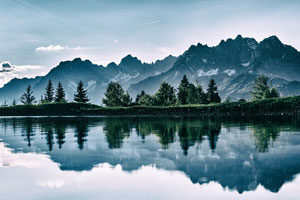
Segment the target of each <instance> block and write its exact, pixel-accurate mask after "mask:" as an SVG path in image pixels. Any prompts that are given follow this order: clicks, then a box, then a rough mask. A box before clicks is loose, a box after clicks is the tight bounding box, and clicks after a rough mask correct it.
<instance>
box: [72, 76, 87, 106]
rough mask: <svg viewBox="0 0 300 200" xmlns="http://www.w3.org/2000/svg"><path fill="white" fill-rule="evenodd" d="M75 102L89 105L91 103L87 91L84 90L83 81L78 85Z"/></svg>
mask: <svg viewBox="0 0 300 200" xmlns="http://www.w3.org/2000/svg"><path fill="white" fill-rule="evenodd" d="M74 101H75V102H78V103H87V102H88V101H89V98H88V96H87V90H85V89H84V87H83V82H82V81H80V82H79V83H78V86H77V94H75V95H74Z"/></svg>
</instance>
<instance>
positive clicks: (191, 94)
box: [102, 75, 221, 107]
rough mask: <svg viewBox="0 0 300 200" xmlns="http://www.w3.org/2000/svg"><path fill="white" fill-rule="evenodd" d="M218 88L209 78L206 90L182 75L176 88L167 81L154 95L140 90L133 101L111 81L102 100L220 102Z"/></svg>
mask: <svg viewBox="0 0 300 200" xmlns="http://www.w3.org/2000/svg"><path fill="white" fill-rule="evenodd" d="M217 90H218V88H217V86H216V83H215V81H214V80H213V79H211V80H210V82H209V85H208V89H207V92H205V91H204V90H203V88H202V86H201V85H199V84H197V85H194V84H193V83H190V82H189V80H188V79H187V76H186V75H184V76H183V78H182V80H181V82H180V85H179V87H178V88H177V90H176V89H175V88H174V87H172V86H171V85H170V84H169V83H167V82H163V83H161V84H160V87H159V89H158V91H157V92H156V93H155V94H154V95H150V94H147V93H146V92H145V91H144V90H143V91H141V92H140V93H139V94H138V95H137V97H136V99H135V101H134V102H133V101H132V98H131V97H130V96H129V94H128V91H126V92H125V91H124V89H123V88H122V86H121V85H120V84H119V83H115V82H111V83H109V85H108V88H107V90H106V92H105V94H104V95H105V98H104V99H103V100H102V101H103V103H104V104H105V105H106V106H109V107H116V106H130V105H142V106H173V105H186V104H208V103H220V102H221V98H220V96H219V94H218V91H217Z"/></svg>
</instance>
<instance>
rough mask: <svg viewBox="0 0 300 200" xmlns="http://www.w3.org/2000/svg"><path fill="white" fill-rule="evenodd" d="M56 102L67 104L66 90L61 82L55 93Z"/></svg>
mask: <svg viewBox="0 0 300 200" xmlns="http://www.w3.org/2000/svg"><path fill="white" fill-rule="evenodd" d="M55 102H57V103H61V102H67V100H66V95H65V91H64V88H63V87H62V84H61V82H58V84H57V88H56V93H55Z"/></svg>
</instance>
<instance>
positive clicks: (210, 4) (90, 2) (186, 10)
mask: <svg viewBox="0 0 300 200" xmlns="http://www.w3.org/2000/svg"><path fill="white" fill-rule="evenodd" d="M299 11H300V1H299V0H248V1H246V0H198V1H196V0H160V1H159V0H51V1H50V0H48V1H46V0H43V1H42V0H1V1H0V12H1V18H0V44H1V45H0V62H4V61H9V62H10V63H11V64H12V65H15V69H16V70H15V71H16V72H18V73H10V74H9V73H0V86H1V83H3V82H7V81H8V80H9V79H10V78H11V77H13V76H17V77H21V76H24V75H31V76H34V75H36V74H43V73H46V72H47V71H49V69H50V68H52V67H54V66H56V65H57V64H58V63H59V61H61V60H68V59H73V58H74V57H81V58H84V59H90V60H91V61H92V62H94V63H98V64H107V63H108V62H110V61H115V62H117V63H118V62H119V61H120V59H121V58H122V57H124V56H125V55H127V54H132V55H134V56H137V57H138V58H140V59H141V60H142V61H144V62H151V61H155V60H156V59H161V58H163V57H165V56H167V55H169V54H173V55H179V54H181V53H183V52H184V51H185V50H186V49H187V48H188V47H189V46H190V45H191V44H196V43H198V42H200V43H203V44H208V45H211V46H212V45H216V44H218V43H219V42H220V40H221V39H226V38H229V37H236V35H238V34H242V35H243V36H248V37H254V38H256V39H257V40H258V41H260V40H262V39H263V38H265V37H268V36H271V35H277V36H278V37H279V38H280V39H281V40H282V41H283V42H284V43H287V44H290V45H292V46H294V47H296V48H297V49H298V50H299V49H300V37H299V35H300V24H299V19H300V12H299ZM33 69H34V70H33ZM33 72H34V73H33Z"/></svg>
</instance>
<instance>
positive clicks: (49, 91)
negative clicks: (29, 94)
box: [44, 80, 54, 103]
mask: <svg viewBox="0 0 300 200" xmlns="http://www.w3.org/2000/svg"><path fill="white" fill-rule="evenodd" d="M44 97H45V98H44V100H45V102H47V103H51V102H53V101H54V88H53V85H52V81H51V80H49V81H48V84H47V87H46V92H45V95H44Z"/></svg>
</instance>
